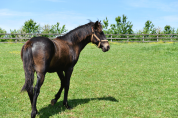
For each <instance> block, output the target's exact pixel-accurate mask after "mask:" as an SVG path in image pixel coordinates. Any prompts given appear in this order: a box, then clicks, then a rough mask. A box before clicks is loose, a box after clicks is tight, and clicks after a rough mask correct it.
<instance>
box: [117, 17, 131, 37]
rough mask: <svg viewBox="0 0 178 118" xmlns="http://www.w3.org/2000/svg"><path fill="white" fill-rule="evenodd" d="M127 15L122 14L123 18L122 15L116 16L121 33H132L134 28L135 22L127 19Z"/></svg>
mask: <svg viewBox="0 0 178 118" xmlns="http://www.w3.org/2000/svg"><path fill="white" fill-rule="evenodd" d="M127 19H128V18H127V16H125V15H124V14H123V15H122V20H121V17H120V16H118V17H116V18H115V21H116V23H117V30H118V33H119V34H132V33H133V30H132V27H133V24H132V22H130V21H127Z"/></svg>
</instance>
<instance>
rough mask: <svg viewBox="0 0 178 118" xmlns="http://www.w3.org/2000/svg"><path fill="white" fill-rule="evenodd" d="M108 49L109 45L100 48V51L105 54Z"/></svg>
mask: <svg viewBox="0 0 178 118" xmlns="http://www.w3.org/2000/svg"><path fill="white" fill-rule="evenodd" d="M109 49H110V46H109V45H108V46H106V47H102V51H103V52H107V51H108V50H109Z"/></svg>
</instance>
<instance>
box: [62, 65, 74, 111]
mask: <svg viewBox="0 0 178 118" xmlns="http://www.w3.org/2000/svg"><path fill="white" fill-rule="evenodd" d="M72 72H73V67H70V68H68V69H67V70H66V71H65V82H64V84H65V85H64V90H65V91H64V101H63V105H64V106H65V107H66V108H67V109H72V108H71V107H70V106H69V105H68V102H67V97H68V91H69V86H70V77H71V75H72Z"/></svg>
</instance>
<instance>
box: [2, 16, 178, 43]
mask: <svg viewBox="0 0 178 118" xmlns="http://www.w3.org/2000/svg"><path fill="white" fill-rule="evenodd" d="M102 24H103V31H104V33H105V34H178V28H177V29H175V28H174V27H171V26H170V25H166V26H165V27H164V29H163V30H162V29H161V28H160V27H158V28H155V26H154V24H153V22H152V21H150V20H147V21H146V22H145V25H144V27H143V29H142V30H139V31H136V32H134V31H133V24H132V22H131V21H128V17H127V16H125V15H124V14H123V15H122V16H117V17H116V18H115V24H110V25H109V21H108V19H107V17H106V18H105V19H104V20H103V22H102ZM67 31H68V30H67V29H66V26H65V25H62V26H61V27H60V23H59V22H57V23H56V24H54V25H48V24H47V25H44V26H40V25H39V24H37V22H35V21H34V20H32V19H30V20H28V21H25V23H24V25H23V26H22V27H21V29H19V30H16V29H14V30H10V33H11V35H0V38H2V37H9V38H15V35H13V34H14V33H21V34H25V33H41V34H53V33H57V34H63V33H65V32H67ZM0 33H7V31H5V30H4V29H2V28H1V27H0ZM42 36H44V37H53V36H52V35H42ZM173 36H174V35H173ZM19 37H20V36H19ZM107 37H110V35H107ZM125 37H126V36H122V35H119V36H116V35H114V36H113V38H125ZM130 37H142V36H141V35H140V36H139V35H137V36H129V38H130ZM148 37H155V36H148ZM0 41H6V40H5V39H0Z"/></svg>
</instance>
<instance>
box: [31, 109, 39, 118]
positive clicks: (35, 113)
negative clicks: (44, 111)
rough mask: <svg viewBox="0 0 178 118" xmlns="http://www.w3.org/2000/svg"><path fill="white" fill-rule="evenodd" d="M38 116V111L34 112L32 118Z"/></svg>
mask: <svg viewBox="0 0 178 118" xmlns="http://www.w3.org/2000/svg"><path fill="white" fill-rule="evenodd" d="M37 114H38V111H37V110H36V111H32V113H31V118H35V116H36V115H37Z"/></svg>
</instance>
